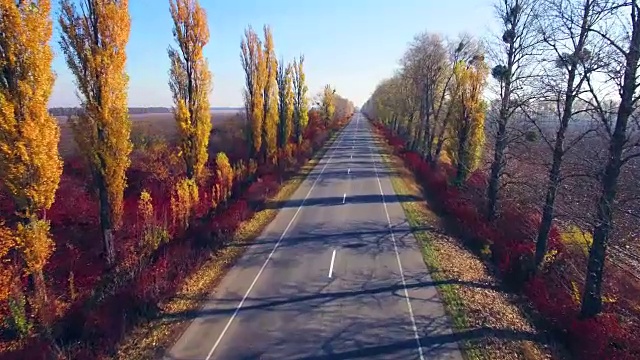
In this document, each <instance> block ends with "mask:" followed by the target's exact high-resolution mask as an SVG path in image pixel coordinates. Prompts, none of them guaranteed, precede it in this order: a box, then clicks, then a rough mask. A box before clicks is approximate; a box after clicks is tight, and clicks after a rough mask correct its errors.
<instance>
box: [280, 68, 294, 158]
mask: <svg viewBox="0 0 640 360" xmlns="http://www.w3.org/2000/svg"><path fill="white" fill-rule="evenodd" d="M292 75H293V66H292V65H291V64H289V65H287V66H286V68H285V66H284V61H282V60H281V61H280V64H279V65H278V74H277V79H278V94H279V96H278V114H279V123H278V145H279V147H280V148H284V147H285V146H287V143H288V142H289V139H290V138H291V133H292V129H293V102H294V101H293V100H294V96H293V78H292Z"/></svg>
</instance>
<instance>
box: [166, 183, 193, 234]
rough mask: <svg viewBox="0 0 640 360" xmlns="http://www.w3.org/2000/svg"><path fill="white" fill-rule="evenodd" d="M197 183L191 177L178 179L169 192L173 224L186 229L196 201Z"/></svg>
mask: <svg viewBox="0 0 640 360" xmlns="http://www.w3.org/2000/svg"><path fill="white" fill-rule="evenodd" d="M198 195H199V194H198V185H197V184H196V182H195V180H193V179H181V180H179V181H178V182H177V183H176V185H175V187H174V189H173V192H172V194H171V218H172V220H173V226H174V227H177V228H178V229H182V230H184V229H186V228H187V227H188V226H189V220H190V219H191V217H192V215H193V212H194V207H195V206H196V204H197V203H198V198H199V196H198Z"/></svg>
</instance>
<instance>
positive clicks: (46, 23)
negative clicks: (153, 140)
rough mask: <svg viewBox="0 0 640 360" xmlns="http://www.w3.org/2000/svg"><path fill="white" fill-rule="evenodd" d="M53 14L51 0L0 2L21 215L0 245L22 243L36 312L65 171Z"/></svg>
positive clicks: (8, 164)
mask: <svg viewBox="0 0 640 360" xmlns="http://www.w3.org/2000/svg"><path fill="white" fill-rule="evenodd" d="M50 12H51V4H50V2H49V1H46V0H40V1H19V2H17V3H16V1H15V0H0V180H1V181H2V183H3V185H4V187H5V188H6V189H7V191H8V193H9V195H10V196H11V197H12V198H13V201H14V204H15V207H16V210H17V212H18V214H19V216H20V218H21V219H20V223H19V224H18V226H17V229H16V230H15V231H12V230H9V229H6V231H3V234H4V235H3V236H2V237H3V238H4V241H2V243H1V244H0V246H4V247H8V246H15V247H17V250H18V252H19V254H20V255H21V259H22V261H23V263H24V264H23V265H24V267H25V269H26V270H27V272H28V273H29V274H30V275H31V277H32V279H33V284H34V292H35V297H34V300H35V301H34V302H32V305H33V307H34V309H35V310H36V311H37V310H39V309H41V307H42V306H43V305H44V302H45V301H46V287H45V283H44V277H43V273H42V269H43V267H44V265H45V264H46V263H47V261H48V259H49V257H50V256H51V253H52V252H53V248H54V244H53V241H52V240H51V237H50V235H49V222H48V221H47V220H45V219H43V214H44V211H46V210H47V209H49V208H50V207H51V205H52V204H53V201H54V198H55V192H56V189H57V188H58V183H59V181H60V175H61V174H62V160H61V159H60V156H59V155H58V142H59V140H60V128H59V127H58V123H57V121H56V120H55V119H54V118H53V117H52V116H51V115H49V112H48V110H47V103H48V101H49V96H50V95H51V90H52V88H53V83H54V75H53V72H52V71H51V62H52V60H53V52H52V51H51V47H50V46H49V41H50V40H51V34H52V22H51V18H50ZM9 231H11V235H10V236H9V235H8V234H10V233H9ZM11 238H13V239H11ZM8 250H9V249H0V254H2V256H3V257H4V255H6V254H7V251H8ZM3 266H5V264H3ZM3 286H4V285H3ZM3 290H5V289H3ZM6 290H8V288H7V289H6Z"/></svg>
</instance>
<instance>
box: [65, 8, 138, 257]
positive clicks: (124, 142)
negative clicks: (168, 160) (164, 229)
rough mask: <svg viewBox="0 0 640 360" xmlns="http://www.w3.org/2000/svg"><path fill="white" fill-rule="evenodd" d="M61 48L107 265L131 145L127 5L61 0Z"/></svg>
mask: <svg viewBox="0 0 640 360" xmlns="http://www.w3.org/2000/svg"><path fill="white" fill-rule="evenodd" d="M59 21H60V27H61V28H62V38H61V40H60V46H61V48H62V51H63V53H64V55H65V59H66V61H67V64H68V65H69V68H70V69H71V72H72V73H73V75H74V77H75V79H76V84H77V86H78V95H79V97H80V101H81V103H82V106H83V109H82V111H81V112H80V114H79V115H78V116H77V117H71V118H70V119H69V123H70V124H71V127H72V129H73V133H74V137H75V139H76V142H77V143H78V145H79V147H80V149H81V151H82V153H83V154H84V156H85V157H86V158H87V160H88V162H89V166H90V168H91V173H92V175H93V181H94V184H95V187H96V189H97V192H98V197H99V203H100V225H101V227H102V234H103V240H104V248H105V256H106V260H107V263H108V264H110V265H113V264H114V262H115V248H114V243H113V242H114V240H113V239H114V234H113V230H114V229H115V228H117V227H118V226H119V224H120V221H121V217H122V207H123V201H122V197H123V192H124V188H125V186H126V176H125V172H126V170H127V168H128V167H129V164H130V160H129V154H130V153H131V149H132V145H131V141H130V139H129V135H130V133H131V121H130V119H129V115H128V108H127V86H128V83H129V77H128V75H127V73H126V69H125V64H126V60H127V56H126V47H127V42H128V41H129V31H130V24H131V21H130V17H129V2H128V1H127V0H82V1H81V2H80V9H78V8H76V6H75V5H74V1H72V0H62V3H61V15H60V19H59Z"/></svg>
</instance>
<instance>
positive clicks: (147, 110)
mask: <svg viewBox="0 0 640 360" xmlns="http://www.w3.org/2000/svg"><path fill="white" fill-rule="evenodd" d="M79 110H80V108H79V107H53V108H49V113H50V114H51V115H53V116H69V115H76V114H77V113H78V111H79ZM221 110H222V111H224V110H229V111H231V110H236V111H242V110H244V108H242V107H212V108H211V111H221ZM170 112H172V108H170V107H130V108H129V114H164V113H170Z"/></svg>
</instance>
